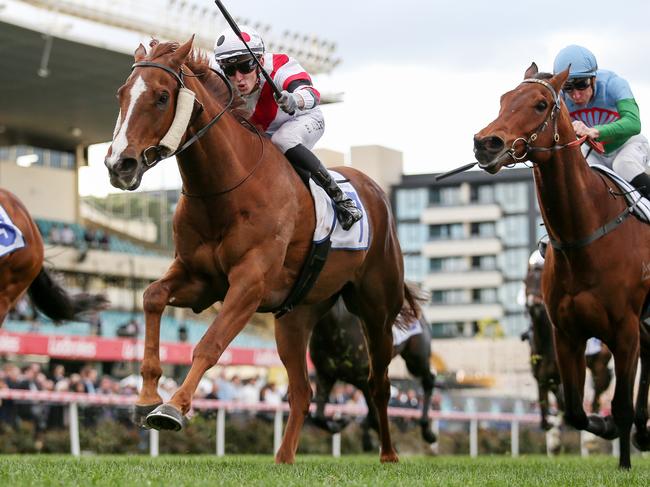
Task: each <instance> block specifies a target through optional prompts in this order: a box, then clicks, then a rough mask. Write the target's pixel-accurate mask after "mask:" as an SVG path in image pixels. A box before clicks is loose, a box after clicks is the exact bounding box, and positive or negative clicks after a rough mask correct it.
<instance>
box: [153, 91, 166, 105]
mask: <svg viewBox="0 0 650 487" xmlns="http://www.w3.org/2000/svg"><path fill="white" fill-rule="evenodd" d="M168 101H169V93H167V92H166V91H163V92H162V93H161V94H160V96H159V97H158V101H157V102H156V103H157V104H158V105H159V106H160V107H164V106H165V105H167V102H168Z"/></svg>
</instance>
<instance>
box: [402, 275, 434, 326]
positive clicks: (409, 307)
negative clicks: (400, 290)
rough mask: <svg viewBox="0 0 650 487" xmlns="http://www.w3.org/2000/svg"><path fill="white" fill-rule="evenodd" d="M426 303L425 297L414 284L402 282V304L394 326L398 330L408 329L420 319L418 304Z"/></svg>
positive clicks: (420, 310) (420, 308)
mask: <svg viewBox="0 0 650 487" xmlns="http://www.w3.org/2000/svg"><path fill="white" fill-rule="evenodd" d="M425 301H426V295H425V293H424V292H423V291H421V290H420V289H419V288H418V287H417V286H416V285H415V284H411V283H407V282H404V304H402V309H401V310H400V312H399V314H398V315H397V319H396V320H395V325H396V326H397V327H398V328H402V329H405V328H408V327H409V325H410V324H411V323H412V322H413V321H415V320H417V319H419V318H420V314H421V313H422V307H421V306H420V303H424V302H425Z"/></svg>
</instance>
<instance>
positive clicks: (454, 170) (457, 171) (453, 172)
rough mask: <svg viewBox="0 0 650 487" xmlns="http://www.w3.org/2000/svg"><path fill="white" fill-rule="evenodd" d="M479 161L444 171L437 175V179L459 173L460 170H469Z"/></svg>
mask: <svg viewBox="0 0 650 487" xmlns="http://www.w3.org/2000/svg"><path fill="white" fill-rule="evenodd" d="M476 164H478V162H470V163H469V164H465V165H464V166H460V167H457V168H456V169H452V170H451V171H447V172H443V173H442V174H438V175H437V176H436V181H440V180H441V179H445V178H448V177H449V176H453V175H454V174H458V173H459V172H463V171H467V170H468V169H472V168H473V167H474V166H476Z"/></svg>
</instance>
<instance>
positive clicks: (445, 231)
mask: <svg viewBox="0 0 650 487" xmlns="http://www.w3.org/2000/svg"><path fill="white" fill-rule="evenodd" d="M463 238H465V232H464V230H463V224H462V223H448V224H444V225H430V226H429V239H430V240H448V239H463Z"/></svg>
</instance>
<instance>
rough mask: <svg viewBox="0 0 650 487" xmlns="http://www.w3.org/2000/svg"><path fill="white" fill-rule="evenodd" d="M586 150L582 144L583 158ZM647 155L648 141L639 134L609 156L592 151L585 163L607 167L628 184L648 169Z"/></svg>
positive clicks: (649, 148) (587, 147) (586, 146)
mask: <svg viewBox="0 0 650 487" xmlns="http://www.w3.org/2000/svg"><path fill="white" fill-rule="evenodd" d="M588 150H589V145H588V144H583V145H582V153H583V154H584V155H585V156H586V155H587V152H588ZM649 153H650V144H648V139H646V138H645V137H644V136H643V135H641V134H639V135H635V136H633V137H630V138H629V139H628V141H627V142H625V144H623V145H622V146H621V147H619V148H618V149H616V150H615V151H614V152H611V153H609V154H598V153H597V152H596V151H594V150H592V151H591V154H589V157H587V162H588V163H589V164H602V165H603V166H607V167H608V168H610V169H612V170H613V171H614V172H615V173H618V174H620V175H621V177H622V178H623V179H625V180H626V181H628V182H630V181H632V180H633V179H634V178H635V177H636V176H638V175H639V174H641V173H644V172H645V171H646V169H647V168H648V156H649Z"/></svg>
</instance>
